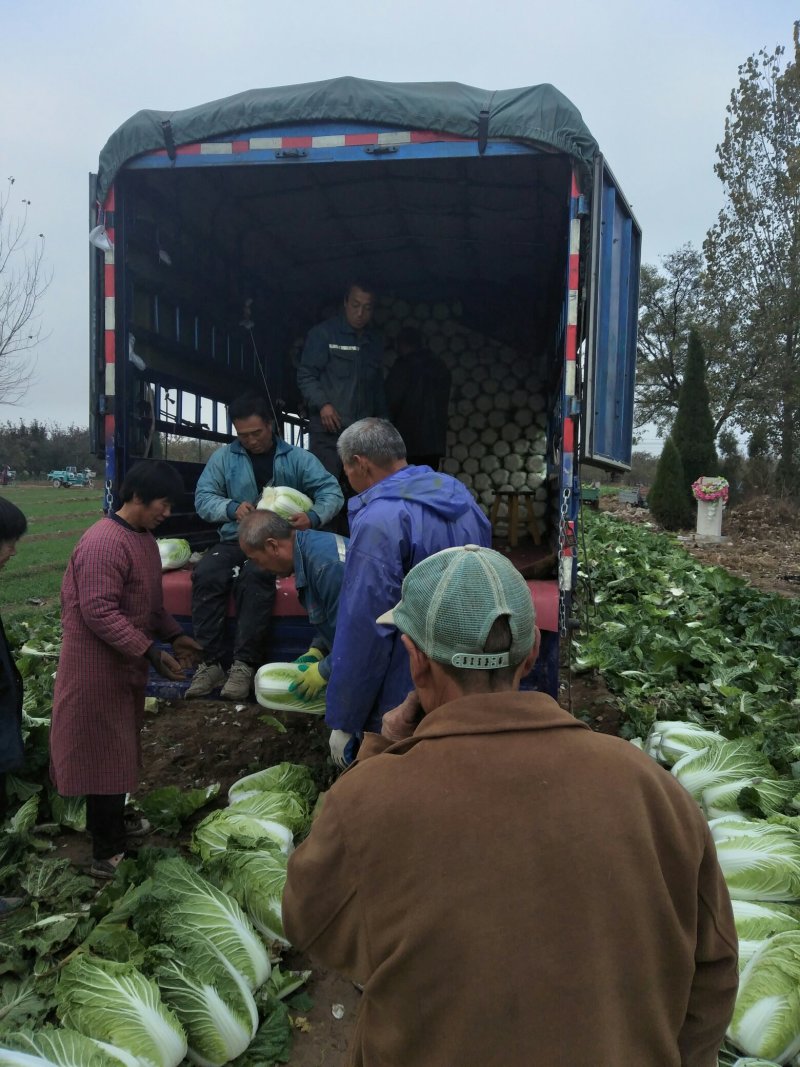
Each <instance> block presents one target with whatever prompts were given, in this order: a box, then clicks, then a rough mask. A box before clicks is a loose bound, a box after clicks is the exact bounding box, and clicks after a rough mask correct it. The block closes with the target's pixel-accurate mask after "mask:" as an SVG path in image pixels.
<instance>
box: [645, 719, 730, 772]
mask: <svg viewBox="0 0 800 1067" xmlns="http://www.w3.org/2000/svg"><path fill="white" fill-rule="evenodd" d="M725 740H726V738H724V737H723V736H722V734H718V733H716V732H715V731H713V730H707V729H705V728H704V727H703V726H699V725H698V724H697V723H694V722H655V723H653V725H652V727H651V728H650V732H649V733H648V735H647V737H646V738H645V741H644V746H643V747H644V751H645V752H646V753H647V755H648V756H652V757H653V759H656V760H658V762H659V763H663V764H664V765H665V766H667V767H671V766H672V764H673V763H677V761H678V760H679V759H680V758H681V757H682V756H685V755H686V754H687V753H689V752H697V751H698V750H699V749H701V748H711V747H712V746H713V745H717V744H720V743H721V742H723V741H725Z"/></svg>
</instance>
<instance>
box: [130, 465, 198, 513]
mask: <svg viewBox="0 0 800 1067" xmlns="http://www.w3.org/2000/svg"><path fill="white" fill-rule="evenodd" d="M185 492H186V489H185V487H184V484H183V478H182V477H181V476H180V474H179V473H178V471H177V470H176V469H175V468H174V467H173V466H172V464H171V463H167V462H166V460H163V459H155V460H153V459H145V460H142V462H141V463H135V464H134V465H133V466H132V467H131V469H130V470H129V471H128V473H127V474H126V475H125V479H124V481H123V483H122V485H121V486H120V488H119V498H120V500H121V501H122V503H123V504H127V503H128V502H129V501H131V500H133V498H134V496H138V497H139V499H140V500H141V502H142V503H143V504H152V503H153V501H154V500H161V499H162V498H166V499H167V500H169V502H170V504H177V503H178V501H179V500H180V499H181V497H182V496H183V495H184V493H185Z"/></svg>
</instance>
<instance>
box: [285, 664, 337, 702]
mask: <svg viewBox="0 0 800 1067" xmlns="http://www.w3.org/2000/svg"><path fill="white" fill-rule="evenodd" d="M297 669H298V671H300V672H301V675H302V676H301V677H300V678H299V679H298V680H297V681H296V682H292V684H291V685H290V686H289V692H290V693H297V694H298V695H299V696H301V697H302V698H303V700H315V699H316V697H317V696H319V694H320V693H321V692H322V690H323V689H324V688H325V686H326V685H327V684H328V679H327V678H323V677H322V675H321V674H320V673H319V664H317V663H298V664H297Z"/></svg>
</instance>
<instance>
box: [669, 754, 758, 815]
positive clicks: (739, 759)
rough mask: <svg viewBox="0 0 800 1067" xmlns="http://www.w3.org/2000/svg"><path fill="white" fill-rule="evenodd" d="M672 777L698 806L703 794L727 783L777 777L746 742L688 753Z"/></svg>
mask: <svg viewBox="0 0 800 1067" xmlns="http://www.w3.org/2000/svg"><path fill="white" fill-rule="evenodd" d="M672 774H673V775H674V776H675V777H676V778H677V779H678V781H679V782H680V783H681V785H682V786H683V788H684V789H686V790H687V791H688V792H689V793H691V794H692V796H693V797H694V798H695V800H697V801H698V802H699V801H700V800H701V799H702V796H703V791H704V790H706V789H711V788H713V787H714V786H717V785H723V784H724V783H726V782H737V781H741V780H742V779H743V778H777V777H778V772H777V771H776V770H775V768H774V767H773V766H772V764H771V763H770V762H769V760H768V759H767V758H766V756H764V755H763V754H762V753H761V752H759V751H758V749H757V748H756V747H755V745H754V744H753V742H752V741H750V740H747V739H746V738H739V739H738V740H737V741H724V742H723V743H721V744H718V745H712V746H710V747H709V748H701V749H699V750H698V751H697V752H687V754H686V755H685V756H682V757H681V758H680V759H679V760H678V762H677V763H676V764H675V766H674V767H673V768H672Z"/></svg>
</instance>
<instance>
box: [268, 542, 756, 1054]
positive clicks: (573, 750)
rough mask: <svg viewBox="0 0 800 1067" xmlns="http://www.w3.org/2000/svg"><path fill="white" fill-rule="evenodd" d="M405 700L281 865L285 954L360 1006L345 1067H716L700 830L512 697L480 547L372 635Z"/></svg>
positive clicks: (533, 647)
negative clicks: (399, 672)
mask: <svg viewBox="0 0 800 1067" xmlns="http://www.w3.org/2000/svg"><path fill="white" fill-rule="evenodd" d="M378 621H379V622H380V623H382V624H384V625H394V626H396V627H397V628H398V629H399V630H400V632H401V635H402V637H401V639H402V642H403V644H404V646H405V647H406V649H407V651H408V654H409V658H410V662H411V675H412V678H413V681H414V684H415V686H416V690H415V692H414V693H412V694H410V695H409V697H408V698H407V699H406V701H404V703H403V704H402V705H400V707H398V708H396V709H394V710H392V711H389V712H387V713H386V715H385V716H384V719H383V733H382V734H380V735H379V734H367V735H365V739H364V743H363V745H362V747H361V749H360V751H359V754H358V758H357V760H356V763H355V764H354V766H353V767H352V768H351V769H350V770H348V771H347V772H346V773H345V774H344V775H343V776H342V777H341V778H340V779H339V780H338V781H337V782H336V783H335V784H334V785H333V786H332V788H331V789H330V791H329V792H328V794H327V795H326V797H325V802H324V805H323V807H322V811H321V812H320V814H319V815H318V816H317V818H316V820H315V821H314V824H313V826H312V829H311V833H310V834H309V836H308V837H307V838H306V840H305V841H304V842H303V843H302V844H301V845H300V846H299V847H298V848H297V850H296V851H295V852H294V854H293V855H292V857H291V858H290V860H289V867H288V877H287V882H286V889H285V892H284V897H283V922H284V928H285V931H286V936H287V938H288V939H289V940H290V942H291V943H292V945H293V946H294V947H295V948H296V949H297V950H299V951H301V952H308V953H309V954H310V955H311V956H312V957H313V958H314V959H316V960H318V961H319V962H320V963H322V964H323V965H325V966H327V967H332V968H335V969H336V970H338V971H340V972H341V973H342V974H344V975H345V976H347V977H348V978H350V979H351V980H352V981H354V982H357V983H360V984H361V985H363V989H364V995H363V998H362V1001H361V1004H360V1007H359V1012H358V1017H357V1020H356V1025H355V1032H354V1034H353V1037H352V1039H351V1046H350V1059H349V1063H350V1064H351V1065H366V1064H373V1063H375V1064H378V1063H380V1064H387V1065H394V1067H407V1065H411V1064H413V1065H414V1067H451V1065H452V1067H456V1065H457V1067H479V1065H480V1067H486V1065H489V1064H502V1065H503V1067H530V1065H531V1064H535V1065H542V1067H551V1065H553V1067H555V1065H557V1064H559V1065H560V1064H564V1065H567V1064H569V1065H570V1067H623V1065H625V1067H627V1065H631V1067H633V1065H645V1064H647V1065H652V1067H655V1065H656V1064H658V1065H663V1067H679V1065H680V1067H716V1063H717V1052H718V1050H719V1047H720V1045H721V1043H722V1040H723V1038H724V1035H725V1028H726V1026H727V1023H728V1021H729V1020H730V1017H731V1013H732V1011H733V1005H734V999H735V995H736V984H737V975H736V957H737V951H736V933H735V928H734V925H733V917H732V914H731V906H730V900H729V898H728V892H727V889H726V887H725V883H724V881H723V878H722V874H721V872H720V869H719V866H718V864H717V860H716V855H715V852H714V846H713V843H712V841H711V836H710V834H709V830H708V826H707V824H706V822H705V819H704V818H703V816H702V814H701V812H700V809H699V807H698V806H697V804H696V803H695V801H694V800H693V799H692V797H691V796H690V795H689V794H688V793H687V792H685V791H684V789H683V788H682V786H681V785H680V784H679V783H678V782H677V780H676V779H675V778H673V777H672V776H671V775H670V774H669V773H668V772H666V771H665V770H663V769H662V768H661V767H660V766H659V765H658V764H657V763H656V762H655V760H652V759H651V758H650V757H649V756H646V755H645V754H644V753H643V752H641V751H640V750H639V749H638V748H636V747H634V746H633V745H631V744H629V743H628V742H627V741H623V740H621V739H619V738H614V737H607V736H602V735H599V734H595V733H592V731H591V730H589V729H588V728H587V727H586V726H585V725H584V724H583V723H580V722H578V721H577V720H576V719H574V718H573V717H572V716H571V715H569V714H568V713H567V712H566V711H564V710H562V709H561V708H560V707H559V706H558V704H557V703H556V702H555V701H554V700H552V699H551V698H550V697H549V696H547V695H545V694H543V693H536V692H519V691H518V690H519V685H520V681H521V679H522V678H523V676H524V675H525V674H527V673H528V671H529V670H530V667H531V665H532V664H533V661H534V659H535V656H536V651H537V645H538V635H537V633H536V628H535V620H534V611H533V607H532V604H531V598H530V593H529V591H528V588H527V585H526V583H525V581H524V579H523V578H522V576H521V575H520V574H519V572H518V571H516V570H515V568H514V567H513V565H512V564H511V563H510V562H509V561H508V560H507V559H506V558H505V557H504V556H502V555H500V554H499V553H497V552H493V551H492V550H491V549H487V548H479V547H477V546H475V545H466V546H464V547H463V548H450V549H446V550H444V551H443V552H438V553H436V554H435V555H432V556H429V557H428V558H427V559H425V560H423V561H422V562H421V563H419V564H417V566H415V567H414V568H413V569H412V570H411V571H410V572H409V573H408V575H407V576H406V578H405V580H404V582H403V586H402V596H401V600H400V602H399V604H397V605H396V606H395V607H394V608H393V609H392V610H391V611H390V612H387V613H386V614H385V615H382V616H381V617H380V619H379V620H378Z"/></svg>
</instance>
